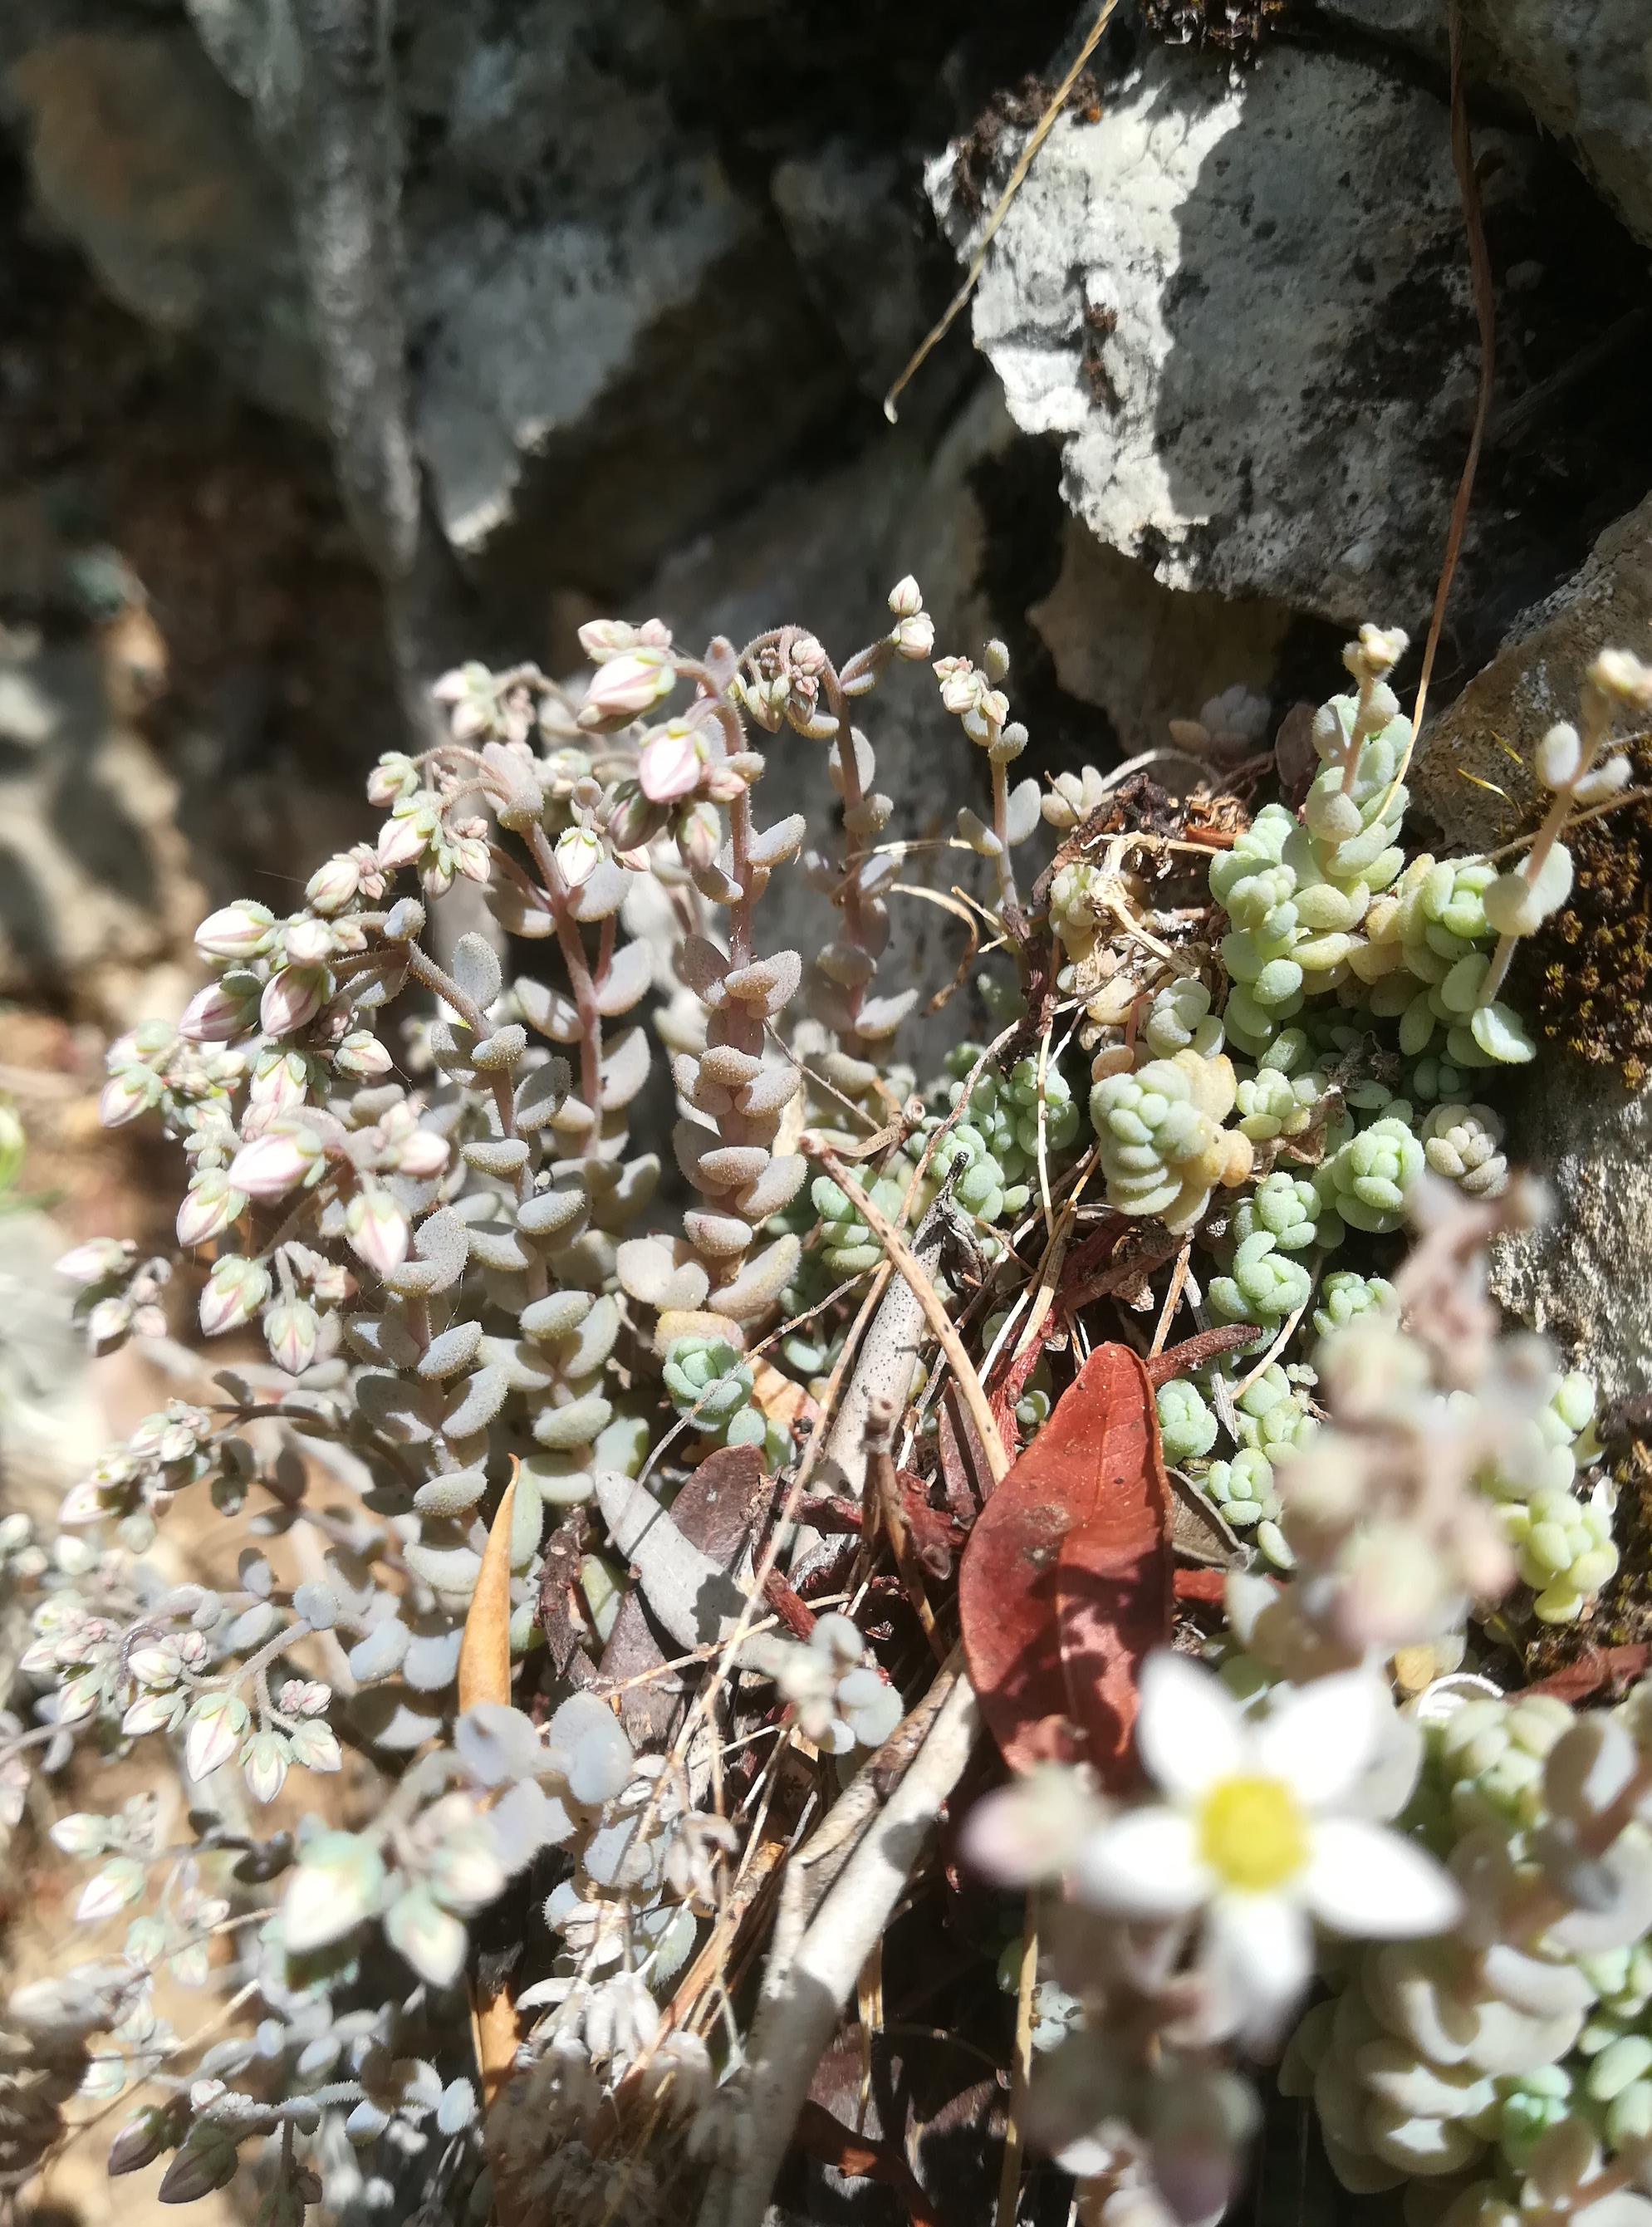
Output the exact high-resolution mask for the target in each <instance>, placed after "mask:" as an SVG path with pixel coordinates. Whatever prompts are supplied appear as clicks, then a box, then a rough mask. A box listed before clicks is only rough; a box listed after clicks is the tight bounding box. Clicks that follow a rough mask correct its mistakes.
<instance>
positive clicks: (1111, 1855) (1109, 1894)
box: [1073, 1807, 1211, 1918]
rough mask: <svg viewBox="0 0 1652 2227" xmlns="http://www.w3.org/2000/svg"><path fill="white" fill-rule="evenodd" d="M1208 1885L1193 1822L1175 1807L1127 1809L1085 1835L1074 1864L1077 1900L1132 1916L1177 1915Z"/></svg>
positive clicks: (1198, 1900) (1190, 1907)
mask: <svg viewBox="0 0 1652 2227" xmlns="http://www.w3.org/2000/svg"><path fill="white" fill-rule="evenodd" d="M1210 1886H1211V1879H1210V1874H1209V1871H1208V1870H1207V1869H1206V1867H1205V1866H1204V1865H1203V1864H1202V1863H1201V1862H1200V1861H1199V1857H1198V1851H1197V1849H1196V1847H1195V1844H1194V1835H1193V1825H1192V1822H1191V1820H1190V1819H1189V1818H1187V1817H1184V1816H1183V1815H1182V1813H1181V1812H1180V1810H1177V1809H1162V1808H1158V1807H1154V1808H1151V1809H1129V1810H1126V1812H1125V1814H1124V1815H1123V1816H1122V1817H1118V1818H1115V1819H1114V1820H1113V1822H1112V1823H1111V1824H1109V1825H1103V1826H1101V1827H1100V1829H1099V1830H1098V1831H1096V1832H1094V1833H1092V1834H1090V1835H1088V1838H1087V1839H1086V1840H1085V1841H1083V1843H1082V1845H1081V1847H1080V1849H1079V1852H1078V1855H1077V1857H1076V1859H1075V1861H1074V1865H1073V1889H1074V1892H1075V1894H1076V1895H1077V1896H1078V1898H1079V1899H1080V1901H1081V1902H1088V1903H1090V1904H1093V1905H1095V1906H1096V1907H1097V1908H1099V1909H1102V1910H1114V1911H1122V1912H1123V1913H1125V1914H1126V1915H1127V1916H1129V1917H1132V1918H1179V1917H1181V1916H1182V1915H1183V1912H1184V1911H1190V1910H1193V1909H1196V1907H1197V1906H1198V1905H1199V1904H1200V1903H1201V1902H1202V1901H1203V1900H1204V1898H1205V1897H1206V1896H1207V1895H1208V1894H1209V1891H1210Z"/></svg>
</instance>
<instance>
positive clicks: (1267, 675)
mask: <svg viewBox="0 0 1652 2227" xmlns="http://www.w3.org/2000/svg"><path fill="white" fill-rule="evenodd" d="M1027 616H1028V617H1029V618H1030V620H1031V621H1032V623H1033V625H1034V626H1035V627H1036V629H1037V630H1038V633H1039V635H1041V636H1042V637H1043V642H1044V646H1045V648H1047V649H1048V650H1049V654H1050V655H1051V657H1052V658H1053V659H1054V660H1055V663H1056V679H1057V680H1059V681H1060V683H1061V685H1062V687H1063V688H1064V689H1065V690H1066V691H1067V692H1068V695H1069V696H1076V697H1077V698H1078V699H1080V701H1081V702H1082V703H1086V704H1096V705H1100V707H1101V709H1102V710H1103V711H1105V712H1106V713H1107V717H1108V718H1109V719H1110V720H1111V721H1112V722H1113V731H1114V733H1115V734H1116V735H1117V736H1118V737H1119V744H1120V746H1121V748H1122V749H1123V750H1124V751H1125V753H1126V756H1134V755H1135V754H1136V753H1137V752H1138V751H1139V750H1154V749H1157V748H1158V747H1160V746H1161V745H1163V744H1164V743H1165V742H1166V740H1167V737H1166V732H1165V730H1166V725H1167V723H1168V722H1169V721H1170V720H1171V719H1191V718H1196V716H1197V713H1198V711H1199V707H1200V705H1202V703H1203V702H1204V701H1205V699H1207V698H1208V697H1211V696H1218V695H1220V694H1221V692H1222V691H1223V690H1224V689H1226V688H1231V687H1233V686H1243V687H1246V688H1249V689H1251V690H1253V691H1254V692H1255V693H1257V694H1258V695H1261V696H1267V695H1271V694H1272V683H1273V675H1274V669H1275V667H1276V664H1277V662H1278V658H1279V648H1280V645H1281V644H1282V642H1283V641H1284V640H1285V634H1286V632H1287V630H1288V629H1289V628H1290V626H1291V624H1292V613H1291V612H1290V611H1289V610H1287V609H1285V607H1284V606H1283V605H1281V604H1279V603H1266V602H1262V601H1260V600H1258V601H1256V602H1252V603H1231V602H1229V601H1228V598H1227V597H1225V596H1217V595H1210V594H1207V593H1203V592H1202V591H1199V590H1191V591H1189V590H1182V589H1178V588H1166V587H1162V586H1161V585H1160V584H1159V583H1158V581H1157V580H1156V579H1155V578H1154V577H1153V575H1152V574H1151V572H1150V571H1148V569H1147V567H1146V566H1145V565H1140V564H1137V563H1134V562H1132V559H1131V558H1128V557H1121V556H1120V555H1119V552H1118V551H1117V550H1116V549H1108V548H1105V547H1104V546H1102V544H1101V543H1100V542H1099V541H1098V540H1097V539H1095V537H1094V534H1092V533H1089V532H1088V530H1087V529H1086V528H1085V527H1084V526H1081V525H1080V523H1079V521H1078V520H1077V519H1075V518H1074V519H1069V520H1068V522H1067V532H1066V535H1065V538H1064V540H1063V544H1062V569H1061V575H1060V577H1059V578H1058V579H1057V580H1056V585H1055V586H1054V587H1053V588H1052V589H1051V590H1050V591H1049V595H1047V596H1046V597H1043V601H1042V602H1040V603H1035V604H1034V605H1033V606H1032V608H1031V609H1030V611H1029V612H1028V614H1027Z"/></svg>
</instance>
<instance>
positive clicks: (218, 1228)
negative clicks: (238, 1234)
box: [178, 1168, 246, 1247]
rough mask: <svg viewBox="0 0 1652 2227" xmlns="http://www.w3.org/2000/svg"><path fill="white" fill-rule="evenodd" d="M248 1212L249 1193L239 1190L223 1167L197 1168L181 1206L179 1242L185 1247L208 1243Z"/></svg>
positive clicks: (179, 1211) (179, 1210)
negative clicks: (247, 1195)
mask: <svg viewBox="0 0 1652 2227" xmlns="http://www.w3.org/2000/svg"><path fill="white" fill-rule="evenodd" d="M245 1213H246V1192H245V1191H240V1190H236V1188H235V1186H234V1185H233V1184H232V1183H231V1181H230V1179H229V1177H228V1176H227V1175H226V1173H225V1172H224V1171H223V1169H221V1168H201V1169H198V1170H197V1171H196V1172H195V1174H194V1175H193V1176H191V1177H190V1178H189V1188H188V1190H187V1191H186V1192H185V1194H184V1196H183V1201H182V1204H181V1205H180V1206H179V1208H178V1242H179V1244H180V1245H182V1246H185V1247H191V1246H195V1245H205V1244H207V1243H208V1242H209V1241H211V1240H212V1239H213V1238H214V1237H221V1236H222V1235H223V1234H224V1232H225V1230H226V1229H227V1228H229V1226H230V1224H231V1223H232V1222H239V1219H240V1217H241V1216H242V1215H243V1214H245Z"/></svg>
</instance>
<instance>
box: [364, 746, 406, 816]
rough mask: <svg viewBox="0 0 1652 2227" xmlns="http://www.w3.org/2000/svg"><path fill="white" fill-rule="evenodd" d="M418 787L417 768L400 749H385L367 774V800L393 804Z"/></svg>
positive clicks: (372, 802) (375, 802) (381, 803)
mask: <svg viewBox="0 0 1652 2227" xmlns="http://www.w3.org/2000/svg"><path fill="white" fill-rule="evenodd" d="M416 788H418V767H417V766H416V765H415V764H414V763H413V761H412V760H411V758H410V757H408V756H406V755H405V753H404V752H403V751H401V750H386V752H385V754H384V756H382V757H381V758H380V761H379V763H378V764H377V765H376V766H374V768H373V771H372V772H371V773H370V774H369V775H367V801H368V803H369V804H377V805H380V806H384V805H386V804H394V803H395V802H396V801H397V799H398V798H399V797H403V796H406V795H408V794H410V793H411V791H412V790H413V789H416Z"/></svg>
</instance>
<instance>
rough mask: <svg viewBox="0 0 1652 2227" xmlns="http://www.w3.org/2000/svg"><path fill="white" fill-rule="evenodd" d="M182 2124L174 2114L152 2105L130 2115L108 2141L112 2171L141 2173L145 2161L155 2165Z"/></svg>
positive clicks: (178, 2132)
mask: <svg viewBox="0 0 1652 2227" xmlns="http://www.w3.org/2000/svg"><path fill="white" fill-rule="evenodd" d="M181 2133H182V2128H181V2127H179V2126H177V2125H176V2124H175V2115H174V2114H173V2113H171V2112H169V2111H167V2110H163V2109H157V2108H156V2107H154V2106H150V2107H149V2108H148V2109H144V2110H142V2111H140V2112H138V2114H137V2116H136V2118H131V2119H128V2120H127V2122H126V2123H125V2125H124V2127H123V2128H121V2130H120V2132H119V2133H118V2134H117V2135H116V2136H115V2139H114V2141H112V2142H111V2144H110V2145H109V2174H110V2178H111V2179H113V2178H114V2177H115V2176H116V2175H117V2174H118V2173H139V2172H141V2171H142V2170H143V2168H144V2166H146V2165H153V2164H154V2162H155V2160H156V2158H157V2157H159V2156H160V2154H161V2152H162V2151H163V2150H164V2149H169V2148H170V2147H171V2146H172V2144H173V2143H174V2142H175V2141H176V2140H177V2139H178V2136H179V2134H181Z"/></svg>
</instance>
